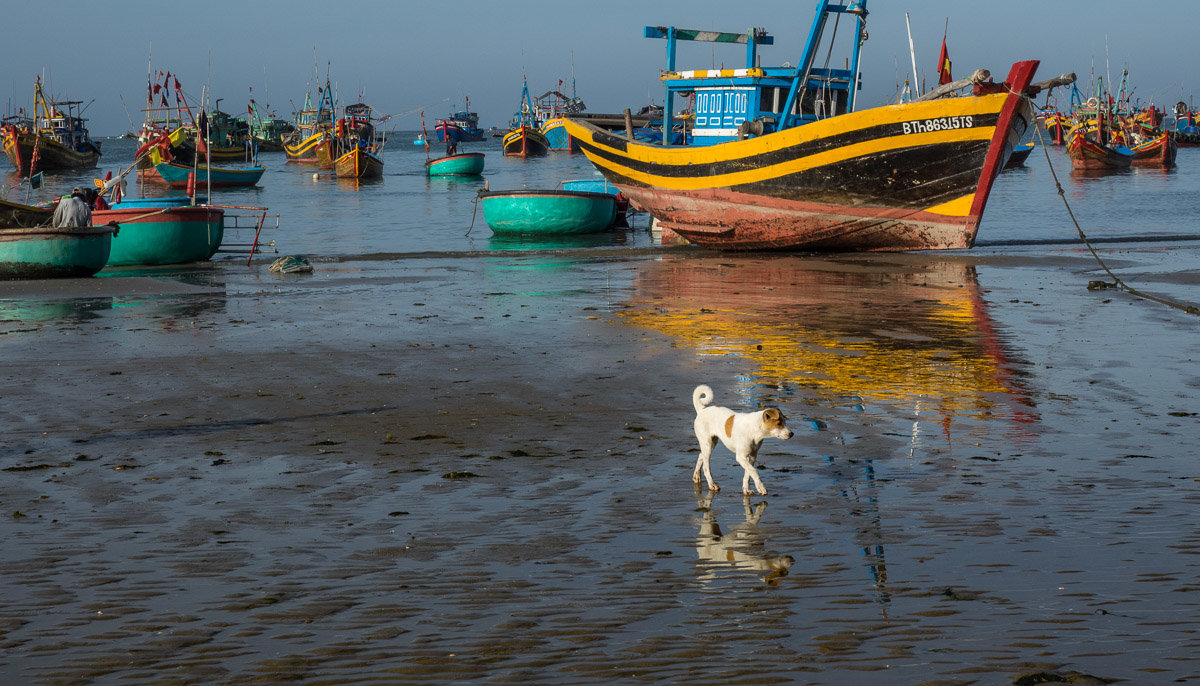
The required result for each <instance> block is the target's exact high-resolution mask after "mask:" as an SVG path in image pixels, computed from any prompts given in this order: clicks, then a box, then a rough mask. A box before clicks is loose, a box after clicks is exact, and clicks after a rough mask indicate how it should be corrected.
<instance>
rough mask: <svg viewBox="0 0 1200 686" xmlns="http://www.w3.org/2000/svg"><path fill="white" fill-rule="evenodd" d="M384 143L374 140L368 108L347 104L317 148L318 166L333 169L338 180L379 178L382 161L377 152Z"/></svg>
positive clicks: (361, 104) (373, 129) (360, 104)
mask: <svg viewBox="0 0 1200 686" xmlns="http://www.w3.org/2000/svg"><path fill="white" fill-rule="evenodd" d="M385 144H386V142H378V143H377V142H376V141H375V125H374V124H373V123H372V122H371V107H370V105H367V104H366V103H361V102H358V103H354V104H353V105H346V107H345V109H343V110H342V116H341V117H340V118H338V120H337V123H336V124H335V125H334V128H333V130H332V131H330V132H327V133H326V135H325V138H324V140H322V141H321V142H320V143H318V144H317V146H316V154H317V164H318V165H319V166H320V167H321V168H322V169H332V170H334V173H335V174H336V175H337V177H338V178H339V179H380V178H383V159H382V158H381V157H379V152H380V150H381V149H382V148H383V146H384V145H385Z"/></svg>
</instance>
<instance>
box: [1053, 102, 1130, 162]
mask: <svg viewBox="0 0 1200 686" xmlns="http://www.w3.org/2000/svg"><path fill="white" fill-rule="evenodd" d="M1067 154H1068V155H1070V157H1071V167H1073V168H1074V169H1083V170H1091V171H1105V170H1113V169H1128V168H1129V166H1130V165H1131V164H1133V151H1132V150H1130V149H1129V148H1127V147H1126V146H1125V145H1124V143H1123V142H1122V141H1121V140H1114V138H1113V131H1112V129H1111V126H1110V124H1109V121H1108V118H1107V117H1106V116H1105V112H1104V111H1103V110H1100V111H1099V112H1098V113H1097V116H1096V118H1095V119H1092V120H1088V121H1084V122H1080V123H1078V124H1076V125H1075V127H1074V128H1072V129H1071V132H1070V133H1069V134H1068V135H1067Z"/></svg>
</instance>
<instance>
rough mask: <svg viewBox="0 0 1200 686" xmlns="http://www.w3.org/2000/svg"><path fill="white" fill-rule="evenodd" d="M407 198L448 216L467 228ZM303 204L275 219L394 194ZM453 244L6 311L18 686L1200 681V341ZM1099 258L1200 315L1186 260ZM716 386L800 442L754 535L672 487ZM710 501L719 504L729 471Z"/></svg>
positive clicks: (687, 257) (641, 251)
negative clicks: (698, 402)
mask: <svg viewBox="0 0 1200 686" xmlns="http://www.w3.org/2000/svg"><path fill="white" fill-rule="evenodd" d="M421 157H422V158H423V155H421ZM1031 159H1032V158H1031ZM491 161H492V160H491V157H490V156H489V164H490V163H491ZM1197 161H1200V160H1197ZM391 162H392V161H391V160H390V159H389V161H388V164H389V165H391ZM555 163H556V164H560V165H568V166H569V165H572V164H574V162H571V161H566V162H563V161H557V162H555ZM1184 164H1185V161H1184V160H1183V151H1181V161H1180V169H1179V171H1178V172H1177V173H1176V175H1175V176H1174V177H1173V178H1168V179H1167V181H1168V182H1169V183H1179V184H1182V185H1187V184H1190V183H1192V180H1191V179H1192V178H1193V177H1194V176H1197V174H1196V173H1195V172H1193V171H1188V170H1187V168H1186V167H1185V166H1184ZM392 168H393V169H394V168H395V167H392ZM1196 168H1197V169H1200V165H1196ZM278 173H282V172H278ZM514 173H515V172H514ZM1038 173H1041V172H1039V170H1038V169H1037V168H1034V169H1031V170H1030V171H1029V173H1026V174H1025V176H1023V177H1014V178H1017V181H1012V182H1006V183H1008V184H1009V186H1008V188H1009V190H1006V191H1004V192H1012V186H1014V185H1015V186H1018V187H1026V188H1027V190H1028V193H1029V197H1030V198H1037V197H1040V195H1039V194H1040V193H1042V191H1043V189H1042V188H1041V186H1040V185H1038V184H1034V183H1033V182H1032V181H1029V178H1030V177H1032V176H1034V175H1036V174H1038ZM1002 178H1004V177H1002ZM1131 179H1132V180H1133V181H1135V182H1138V183H1141V182H1142V181H1143V180H1148V179H1150V177H1149V176H1144V177H1143V176H1138V174H1137V172H1135V173H1134V174H1133V175H1130V177H1129V178H1126V180H1127V181H1128V180H1131ZM411 181H412V186H414V187H415V190H412V191H411V192H413V193H414V194H417V195H420V194H424V193H428V194H429V196H428V198H429V199H428V200H421V201H418V202H417V205H418V206H420V207H426V206H427V208H428V213H429V215H430V216H442V209H441V208H440V207H439V204H440V203H443V202H445V203H447V204H448V205H449V204H451V203H452V202H453V201H452V200H451V199H450V198H448V197H445V196H446V194H451V193H455V192H458V190H456V188H451V187H449V185H448V184H441V185H443V186H447V187H446V188H436V189H435V188H434V186H435V182H433V181H430V180H427V179H419V178H418V179H411ZM1087 181H1088V182H1089V183H1091V182H1097V183H1104V184H1109V183H1113V182H1112V181H1111V180H1108V179H1102V180H1099V181H1096V180H1093V179H1088V180H1087ZM309 182H311V180H310V181H309ZM1147 182H1148V183H1157V181H1152V180H1150V181H1147ZM1070 183H1075V181H1071V182H1070ZM1080 183H1082V182H1080ZM1022 184H1027V185H1025V186H1022ZM1002 186H1004V184H1000V183H998V188H1000V187H1002ZM493 187H495V184H493ZM268 188H274V186H271V187H268ZM321 188H322V189H323V191H321V192H322V193H323V194H324V195H322V196H321V198H322V203H323V204H322V203H318V202H317V199H315V198H308V197H307V196H302V195H300V194H297V195H296V196H295V197H294V198H293V200H295V201H296V203H300V202H310V201H311V202H312V203H313V206H314V208H315V207H319V206H324V207H325V208H326V210H328V211H329V212H330V216H331V217H333V216H345V214H344V213H345V212H347V211H349V210H347V208H346V206H343V205H341V204H340V203H342V202H349V200H346V198H349V199H351V200H352V201H353V202H358V203H362V204H364V205H373V206H375V207H376V208H377V209H373V210H369V212H377V211H382V210H379V209H378V208H386V207H388V206H389V205H388V201H386V200H385V199H384V198H382V197H378V196H379V195H380V194H381V193H382V192H395V193H407V192H409V185H406V183H405V182H403V181H396V180H395V178H394V177H392V176H388V177H385V179H384V181H383V182H382V183H380V184H374V185H372V186H370V187H365V186H364V187H360V188H357V189H353V188H345V187H342V186H341V185H339V184H326V185H325V186H322V187H321ZM1071 188H1072V191H1071V192H1073V193H1074V192H1079V193H1084V194H1085V195H1084V197H1085V198H1086V200H1084V201H1081V202H1083V203H1084V204H1085V206H1086V205H1087V204H1088V203H1092V204H1100V203H1102V202H1105V201H1103V200H1102V199H1097V198H1103V197H1105V196H1103V195H1098V196H1090V195H1086V193H1087V192H1088V191H1087V190H1086V188H1084V189H1083V190H1080V189H1079V188H1077V187H1075V186H1071ZM1114 188H1115V189H1117V190H1119V189H1120V187H1119V186H1117V187H1113V188H1109V189H1108V190H1106V191H1105V192H1106V193H1111V192H1116V191H1114ZM261 192H262V193H264V194H265V193H269V192H276V191H275V190H271V191H268V190H267V189H266V188H264V189H263V190H262V191H261ZM463 192H464V193H467V194H473V193H474V190H472V189H470V188H466V189H464V190H463ZM1049 192H1050V194H1051V196H1052V198H1054V199H1056V198H1057V196H1056V195H1054V193H1053V189H1052V188H1051V189H1050V191H1049ZM1171 192H1172V193H1173V192H1175V191H1174V190H1173V189H1172V190H1171ZM355 194H357V195H355ZM421 197H426V196H423V195H422V196H421ZM1126 200H1127V201H1128V202H1136V201H1135V200H1134V199H1130V198H1126ZM1120 201H1121V199H1120V198H1118V199H1116V200H1112V201H1111V202H1112V203H1113V204H1112V205H1110V206H1109V212H1110V213H1113V212H1115V210H1114V209H1113V208H1114V207H1116V206H1117V204H1119V202H1120ZM391 202H392V205H391V207H392V209H391V211H392V212H393V213H395V212H397V211H398V210H397V209H396V206H395V204H396V202H399V201H395V200H393V201H391ZM1030 202H1034V200H1030ZM1037 202H1040V201H1037ZM426 203H428V205H426ZM462 204H463V203H458V204H456V205H455V206H454V207H453V209H449V210H446V212H448V213H450V214H451V215H452V216H453V221H454V222H455V223H462V222H460V220H465V222H466V223H469V218H470V210H471V207H470V205H469V204H466V206H465V207H463V206H462ZM331 207H337V210H336V212H335V211H334V210H333V209H330V208H331ZM1006 207H1007V206H1006ZM320 211H323V210H316V209H314V213H316V214H318V215H319V214H320ZM1053 211H1054V210H1052V209H1050V208H1049V207H1046V206H1040V209H1039V210H1038V211H1037V213H1038V214H1039V216H1043V217H1045V216H1050V214H1051V213H1052V212H1053ZM988 212H989V214H988V215H987V219H986V220H985V221H993V220H994V222H995V223H994V225H993V227H992V228H993V229H994V233H995V234H996V235H1005V234H1006V233H1010V234H1011V233H1016V232H1017V231H1018V228H1019V227H1018V226H1017V225H1016V224H1015V222H1018V221H1025V220H1023V219H1019V217H1020V216H1022V215H1021V213H1019V212H1017V211H1015V210H1012V209H1011V208H1008V209H1005V210H1004V211H1000V212H996V213H995V216H993V214H992V208H989V211H988ZM297 216H301V215H297ZM303 216H308V215H303ZM437 221H439V222H443V223H442V224H440V225H439V226H440V229H439V230H440V231H442V232H443V234H444V235H445V236H447V237H449V236H451V235H455V236H458V238H462V239H463V242H462V243H460V244H459V247H458V248H448V247H446V246H442V248H439V249H436V250H432V249H430V250H427V249H425V246H426V245H427V244H431V243H433V242H434V241H433V240H432V239H431V238H429V234H428V231H427V229H428V226H425V225H421V226H419V227H415V228H414V226H413V225H412V224H411V223H408V222H407V221H400V220H395V221H388V222H377V223H374V224H372V223H370V222H364V223H362V224H359V225H354V226H351V227H348V228H347V229H346V234H347V235H346V239H345V241H344V242H342V241H337V242H331V241H330V240H329V235H326V234H324V233H322V232H325V231H326V230H329V231H332V229H330V228H329V227H326V226H325V225H324V224H320V223H319V222H314V224H313V225H312V226H311V231H309V229H304V230H301V229H296V231H297V232H298V233H299V234H300V235H297V236H296V240H297V243H298V244H300V245H306V246H309V247H311V248H316V247H319V246H321V245H325V244H329V245H330V246H331V248H332V249H331V250H330V251H328V252H327V253H326V252H317V251H316V250H308V249H305V250H298V249H297V250H287V252H289V253H305V254H307V255H309V257H310V259H312V261H313V264H314V267H315V271H314V273H313V274H311V275H285V276H279V275H275V274H271V273H269V272H268V271H267V269H266V265H267V262H261V263H258V264H256V265H254V266H251V267H249V268H248V267H246V265H244V264H243V263H242V262H241V261H238V260H227V261H221V262H218V263H215V264H209V265H194V266H187V267H181V268H173V269H163V270H129V271H123V272H120V273H112V274H107V275H105V276H104V277H103V278H99V279H93V280H89V281H87V282H72V283H57V284H46V285H37V284H33V285H31V284H28V283H27V284H16V285H14V284H8V285H3V286H0V360H3V362H2V363H0V378H2V379H3V383H4V387H5V388H6V389H7V390H6V391H5V393H4V403H2V404H0V425H2V426H3V427H4V432H3V434H0V506H2V509H0V512H3V513H4V516H3V517H0V536H3V540H4V541H5V554H4V556H3V559H0V601H2V602H0V676H2V677H3V679H0V681H3V682H5V683H31V684H76V683H229V684H235V683H236V684H240V683H254V682H262V683H278V682H285V681H294V682H300V683H408V682H432V683H442V682H446V681H453V680H460V681H465V680H472V679H474V680H481V681H487V682H511V681H518V680H521V681H528V682H534V683H617V682H625V683H628V682H650V681H659V682H662V681H666V682H672V683H673V682H678V681H696V682H698V683H717V682H720V683H727V682H738V683H814V684H834V683H867V682H869V683H898V684H916V683H964V684H966V683H972V684H1004V683H1013V682H1014V680H1016V679H1018V678H1020V677H1022V676H1025V677H1027V678H1033V677H1034V676H1035V675H1051V674H1053V675H1058V677H1061V678H1067V677H1069V676H1071V675H1072V674H1076V675H1077V674H1090V675H1093V676H1095V677H1099V678H1104V679H1120V680H1124V681H1125V682H1126V683H1170V682H1175V681H1186V680H1190V679H1196V678H1200V657H1198V656H1200V634H1198V631H1200V622H1198V620H1197V617H1200V612H1198V611H1197V607H1196V606H1195V602H1194V598H1195V596H1196V584H1197V579H1198V572H1200V562H1198V560H1200V557H1198V556H1197V555H1198V553H1200V526H1197V525H1196V524H1194V522H1193V520H1194V516H1193V514H1194V511H1195V509H1196V506H1197V504H1198V502H1200V495H1198V494H1200V491H1198V490H1197V488H1198V485H1200V467H1198V466H1197V459H1198V458H1200V453H1198V452H1197V450H1196V448H1194V447H1193V444H1194V443H1195V441H1194V436H1195V435H1196V431H1197V422H1198V421H1200V402H1198V401H1197V397H1196V389H1197V387H1198V386H1200V374H1197V372H1196V367H1195V363H1194V360H1195V359H1197V356H1198V355H1200V349H1198V344H1197V337H1196V336H1195V330H1196V322H1195V320H1194V318H1190V317H1189V316H1188V315H1183V314H1181V313H1180V314H1177V313H1175V312H1173V311H1171V310H1169V309H1166V308H1163V307H1161V306H1159V305H1155V304H1151V303H1147V302H1144V301H1137V300H1134V299H1132V298H1130V297H1129V296H1128V295H1126V294H1122V293H1118V292H1113V291H1107V292H1093V291H1088V290H1087V289H1086V287H1085V286H1086V283H1087V281H1088V280H1091V279H1097V278H1102V276H1103V275H1102V273H1100V272H1099V271H1098V270H1097V268H1096V266H1095V263H1094V262H1093V261H1092V260H1091V258H1090V257H1089V256H1088V255H1087V254H1086V253H1085V252H1083V251H1081V250H1080V249H1079V248H1078V247H1077V246H1070V245H1065V246H1059V247H1056V246H1045V245H1036V244H1030V243H1028V242H1026V243H1024V244H1021V245H1011V244H1006V245H1003V246H998V247H987V246H984V247H983V248H980V249H976V250H974V251H971V252H968V253H955V254H949V253H948V254H930V255H875V256H852V255H847V256H824V257H813V256H786V255H781V256H764V255H716V254H709V253H704V252H700V251H694V250H690V249H682V250H679V249H671V248H666V249H659V248H655V247H653V241H652V239H651V237H650V236H649V234H648V233H647V232H645V231H644V229H643V230H634V231H630V232H627V233H625V234H623V235H622V236H620V237H616V236H614V237H611V238H612V240H611V242H609V243H607V244H603V245H594V244H586V245H557V244H555V245H539V246H533V245H518V246H513V245H507V244H505V245H502V244H500V243H496V244H494V245H493V243H492V242H491V241H489V240H488V236H487V232H486V230H485V231H484V233H482V234H480V235H479V236H476V237H475V238H474V239H472V238H470V237H463V236H461V235H459V234H453V232H451V231H450V228H451V226H450V221H451V220H450V219H439V220H437ZM1150 223H1151V224H1152V223H1153V222H1150ZM318 225H319V226H318ZM301 226H303V225H301ZM1056 227H1058V228H1056V229H1055V230H1059V228H1061V227H1060V226H1058V225H1056ZM460 228H462V230H463V231H465V230H466V226H462V227H460ZM987 228H988V227H986V226H985V230H984V231H981V239H982V238H983V237H984V236H985V235H987V234H986V231H987ZM306 231H307V233H306ZM476 231H479V227H478V226H477V227H476V228H475V229H474V230H473V232H472V234H473V235H474V233H475V232H476ZM389 232H390V233H389ZM458 238H454V239H450V238H447V241H450V240H454V241H457V240H458ZM467 241H474V242H472V243H470V244H469V245H468V243H467ZM356 247H357V248H362V249H361V250H359V251H358V252H355V248H356ZM1105 255H1106V258H1108V259H1110V261H1111V265H1110V266H1112V267H1113V268H1114V269H1116V270H1118V271H1119V272H1120V273H1121V274H1122V275H1124V276H1126V277H1127V278H1130V279H1134V280H1136V281H1137V283H1138V284H1139V286H1141V287H1144V288H1147V289H1150V290H1153V291H1155V292H1156V293H1160V294H1164V295H1168V296H1170V297H1175V298H1188V297H1190V296H1194V295H1195V294H1196V293H1197V285H1200V277H1197V276H1196V274H1195V273H1194V265H1195V263H1196V260H1197V257H1200V254H1198V251H1197V248H1196V245H1195V244H1194V243H1191V242H1189V241H1176V242H1172V243H1168V244H1162V243H1147V244H1138V243H1123V244H1119V245H1117V246H1115V247H1109V248H1106V250H1105ZM699 383H706V384H709V385H711V386H712V387H713V389H714V391H715V392H716V403H717V404H721V405H726V406H730V407H733V408H735V409H738V410H750V409H754V408H755V407H757V406H758V405H760V404H773V405H778V406H779V407H781V408H783V410H784V411H785V413H786V414H787V415H788V417H789V425H790V426H791V428H792V429H793V430H795V431H796V436H795V437H794V438H793V439H791V440H789V441H775V440H768V441H767V442H766V443H764V445H763V447H762V450H761V452H760V455H759V464H760V469H761V471H762V475H763V479H764V481H765V482H766V485H767V487H768V488H769V490H770V496H768V497H755V498H744V497H743V496H742V495H740V494H738V493H734V492H731V491H729V490H722V491H721V492H719V493H716V494H713V493H710V492H708V491H707V490H699V491H697V490H696V489H695V488H694V487H693V485H692V483H691V479H690V476H691V470H692V466H693V464H694V462H695V455H696V445H695V437H694V435H693V433H692V418H693V416H694V411H693V409H692V407H691V402H690V397H691V391H692V388H693V387H694V386H695V385H696V384H699ZM713 471H714V475H715V476H716V478H717V480H718V481H722V480H723V481H725V482H729V483H732V481H733V480H736V477H737V476H739V475H740V471H741V470H740V468H739V467H737V465H736V464H735V463H734V461H733V457H732V455H730V454H729V453H728V452H727V451H725V450H724V448H722V447H718V448H717V450H716V452H715V453H714V456H713Z"/></svg>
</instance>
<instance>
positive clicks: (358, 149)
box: [333, 145, 383, 179]
mask: <svg viewBox="0 0 1200 686" xmlns="http://www.w3.org/2000/svg"><path fill="white" fill-rule="evenodd" d="M333 170H334V173H336V174H337V177H338V178H339V179H382V178H383V160H381V159H379V157H378V156H376V155H375V153H373V152H371V151H370V150H369V149H368V147H367V146H365V145H361V146H360V145H356V146H354V147H352V148H350V149H349V150H347V151H346V152H345V153H343V154H342V155H341V156H340V157H338V158H337V159H336V160H334V161H333Z"/></svg>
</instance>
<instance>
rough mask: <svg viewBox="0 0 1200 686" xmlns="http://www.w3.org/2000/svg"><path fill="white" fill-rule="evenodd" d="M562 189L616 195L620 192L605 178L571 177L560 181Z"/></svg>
mask: <svg viewBox="0 0 1200 686" xmlns="http://www.w3.org/2000/svg"><path fill="white" fill-rule="evenodd" d="M562 187H563V190H567V191H587V192H589V193H607V194H609V195H616V194H617V193H620V192H621V189H620V188H617V186H616V184H613V183H610V182H609V181H608V180H607V179H572V180H570V181H563V182H562Z"/></svg>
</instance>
